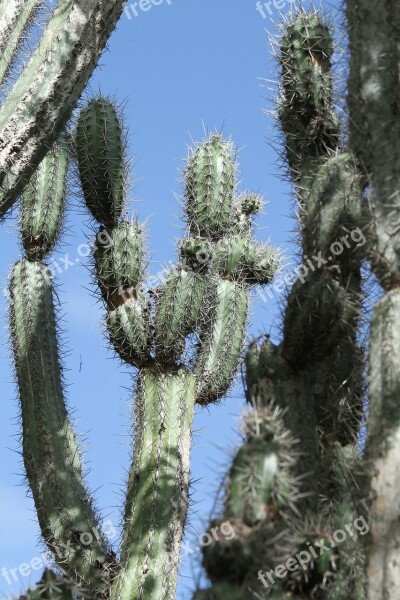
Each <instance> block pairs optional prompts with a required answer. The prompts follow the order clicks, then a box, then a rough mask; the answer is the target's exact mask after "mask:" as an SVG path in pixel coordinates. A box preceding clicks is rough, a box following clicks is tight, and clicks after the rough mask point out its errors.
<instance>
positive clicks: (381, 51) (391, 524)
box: [347, 0, 400, 600]
mask: <svg viewBox="0 0 400 600" xmlns="http://www.w3.org/2000/svg"><path fill="white" fill-rule="evenodd" d="M347 16H348V25H349V39H350V49H351V62H350V79H349V96H348V102H349V109H350V125H351V129H350V134H351V143H352V147H353V149H354V152H355V153H356V154H357V156H358V158H359V160H360V162H361V164H362V165H363V167H364V169H365V174H366V176H367V178H368V183H369V184H370V196H369V199H368V200H369V204H370V209H371V210H370V223H371V229H370V232H369V234H370V235H369V239H370V249H371V256H370V258H371V262H372V266H373V269H374V272H375V274H376V275H377V277H378V278H379V281H380V283H381V285H382V287H383V290H384V295H383V298H382V299H381V300H380V302H379V303H378V304H377V306H376V307H375V309H374V312H373V316H372V320H371V336H370V347H369V390H368V391H369V394H368V399H369V418H368V436H367V443H366V458H367V460H368V466H369V469H368V473H369V476H370V478H369V490H368V491H369V494H370V496H371V505H370V538H369V546H368V549H367V550H368V569H367V573H368V590H367V597H368V599H369V600H381V599H382V600H383V599H385V600H394V599H395V598H397V597H398V595H399V589H400V560H399V547H400V527H399V519H400V506H399V497H400V466H399V464H400V463H399V455H400V367H399V365H400V361H399V356H400V355H399V353H400V338H399V331H400V320H399V308H400V252H399V250H400V145H399V134H400V118H399V89H400V78H399V70H398V64H399V57H400V54H399V43H398V41H399V35H400V6H399V4H398V2H392V1H389V0H384V1H382V2H381V3H380V4H379V10H376V7H374V6H373V4H372V3H371V2H369V1H368V0H357V2H355V1H354V0H349V1H348V2H347Z"/></svg>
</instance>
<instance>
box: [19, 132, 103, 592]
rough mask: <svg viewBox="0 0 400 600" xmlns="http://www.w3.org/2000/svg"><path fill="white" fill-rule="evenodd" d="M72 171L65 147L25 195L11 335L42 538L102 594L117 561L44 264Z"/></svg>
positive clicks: (46, 162) (62, 563) (70, 570)
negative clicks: (98, 503) (99, 509)
mask: <svg viewBox="0 0 400 600" xmlns="http://www.w3.org/2000/svg"><path fill="white" fill-rule="evenodd" d="M67 167H68V150H67V147H66V145H65V143H64V142H63V141H60V142H57V143H56V144H55V145H54V147H53V148H52V149H51V150H50V152H49V153H48V155H46V157H45V158H44V159H43V161H42V162H41V163H40V164H39V167H38V170H37V172H36V173H35V175H34V177H33V178H32V180H31V182H30V183H29V185H28V186H27V188H26V189H25V191H24V194H23V198H22V215H21V237H22V242H23V247H24V249H25V251H26V256H25V257H24V258H23V259H22V260H20V261H18V262H17V263H16V265H15V266H14V268H13V270H12V273H11V279H10V298H11V315H10V316H11V334H12V344H13V354H14V362H15V370H16V375H17V382H18V388H19V396H20V404H21V415H22V430H23V459H24V466H25V471H26V475H27V478H28V481H29V485H30V489H31V491H32V495H33V499H34V503H35V508H36V511H37V515H38V520H39V524H40V527H41V531H42V535H43V538H44V540H45V541H46V544H47V545H48V547H49V549H50V551H51V552H52V555H53V556H54V557H55V560H56V562H57V564H58V566H59V567H60V569H62V571H63V572H64V573H65V574H66V575H68V576H69V577H70V578H71V579H73V580H75V581H76V582H78V583H81V584H82V585H86V584H87V583H88V582H89V581H90V582H91V584H92V586H93V589H94V590H95V589H96V588H97V592H99V591H100V589H101V588H105V587H106V585H107V579H106V574H107V573H108V575H109V574H110V573H111V565H112V562H113V558H112V556H111V554H110V552H109V549H108V546H107V543H106V541H105V539H103V536H102V534H101V530H100V524H99V519H98V517H97V515H96V512H95V510H94V507H93V503H92V500H91V497H90V495H89V493H88V492H87V490H86V488H85V484H84V481H83V467H82V463H81V458H80V451H79V445H78V442H77V439H76V437H75V434H74V431H73V427H72V424H71V422H70V419H69V416H68V412H67V408H66V403H65V394H64V390H63V387H64V386H63V377H62V370H61V361H60V353H59V349H58V327H57V317H56V311H55V306H54V289H53V282H52V274H51V271H50V269H49V267H48V266H47V265H46V264H45V263H44V262H43V259H45V258H46V256H47V255H48V254H49V253H50V251H51V250H52V249H53V247H54V245H55V244H56V242H57V237H58V233H59V230H60V224H61V221H62V217H63V212H64V208H65V198H66V178H67ZM93 531H96V532H98V535H97V536H94V535H93V534H92V532H93ZM85 535H91V537H92V541H91V543H90V544H87V545H86V544H85V543H82V539H83V537H84V536H85ZM71 542H72V543H71ZM97 592H96V594H97Z"/></svg>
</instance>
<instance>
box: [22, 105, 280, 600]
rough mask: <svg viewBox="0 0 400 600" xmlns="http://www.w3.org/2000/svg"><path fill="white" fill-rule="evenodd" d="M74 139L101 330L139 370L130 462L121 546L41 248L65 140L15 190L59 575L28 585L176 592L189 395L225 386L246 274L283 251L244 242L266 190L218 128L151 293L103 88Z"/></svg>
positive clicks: (60, 207)
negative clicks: (91, 234)
mask: <svg viewBox="0 0 400 600" xmlns="http://www.w3.org/2000/svg"><path fill="white" fill-rule="evenodd" d="M74 153H75V157H76V160H77V165H78V171H79V176H80V180H81V184H82V192H83V196H84V199H85V202H86V205H87V207H88V209H89V210H90V212H91V214H92V216H93V218H94V219H95V220H96V221H97V222H98V223H100V229H99V231H98V233H97V236H96V243H95V251H94V271H95V274H96V278H97V281H98V287H99V292H100V294H101V297H102V299H103V301H104V304H105V308H106V312H107V316H106V324H107V330H108V334H109V339H110V342H111V345H112V347H113V348H114V349H115V351H116V353H117V354H118V355H119V356H120V358H121V359H122V360H123V361H125V362H127V363H128V364H130V365H132V366H133V367H136V368H137V369H138V372H137V382H136V390H135V400H134V433H135V436H134V448H133V460H132V466H131V469H130V473H129V479H128V486H127V494H126V504H125V518H124V529H123V539H122V545H121V548H120V552H119V553H118V554H119V557H118V559H117V557H116V555H115V554H114V552H113V550H112V549H111V548H110V547H109V546H108V544H107V540H106V539H105V536H104V535H103V533H102V527H101V518H100V517H99V515H98V514H97V512H96V510H95V507H94V504H93V500H92V498H91V495H90V493H89V492H88V490H87V488H86V485H85V482H84V470H83V466H82V461H81V456H80V449H79V443H78V440H77V438H76V436H75V433H74V430H73V426H72V423H71V421H70V419H69V416H68V411H67V408H66V404H65V396H64V381H63V376H62V368H61V365H60V354H59V350H58V331H57V325H56V323H57V319H56V313H55V306H54V291H53V282H52V277H51V273H50V270H49V268H48V266H47V265H46V263H45V262H44V261H45V260H46V257H47V256H48V255H49V253H50V252H51V251H52V249H53V248H54V245H55V243H56V241H57V238H58V235H59V232H60V229H61V223H62V216H63V212H64V207H65V200H66V183H67V170H68V148H67V145H66V143H65V142H64V141H63V139H62V138H60V139H59V141H57V143H56V144H55V145H54V146H53V148H52V149H51V150H50V151H49V152H48V154H47V155H46V156H45V158H44V159H43V160H42V162H41V163H40V164H39V167H38V169H37V170H36V171H35V173H34V175H33V176H32V177H31V179H30V182H29V184H28V186H26V188H25V189H24V192H23V196H22V214H21V223H20V230H21V239H22V245H23V248H24V252H25V257H24V258H23V259H22V260H20V261H19V262H17V264H16V265H15V267H14V269H13V271H12V274H11V278H10V295H11V332H12V342H13V352H14V360H15V368H16V373H17V381H18V387H19V395H20V402H21V412H22V430H23V436H22V437H23V458H24V464H25V470H26V474H27V478H28V481H29V485H30V489H31V492H32V495H33V499H34V502H35V508H36V511H37V514H38V520H39V524H40V528H41V532H42V536H43V539H44V541H45V542H46V544H47V546H48V548H49V549H50V551H51V552H52V555H53V556H54V558H55V562H56V565H57V568H58V569H59V570H61V573H62V574H63V578H61V579H60V578H59V577H58V576H57V575H55V574H54V573H52V572H46V573H45V575H44V579H43V581H42V582H41V583H40V584H38V586H37V587H36V588H34V589H33V590H30V591H29V592H28V593H27V596H26V597H27V598H31V599H33V598H36V597H44V598H47V597H48V598H49V599H51V600H53V599H54V598H60V599H61V598H64V597H65V598H70V596H71V594H73V595H74V597H75V596H78V597H82V598H112V599H113V600H114V599H115V600H127V599H132V600H134V599H139V598H140V599H145V598H151V599H156V598H157V599H173V598H174V597H175V588H176V578H177V572H178V566H179V556H180V544H181V539H182V534H183V529H184V525H185V521H186V515H187V507H188V492H189V473H190V447H191V428H192V420H193V413H194V407H195V404H196V402H197V403H199V404H209V403H210V402H215V401H217V400H218V399H220V398H221V397H222V396H224V395H225V394H226V392H227V391H228V390H229V388H230V386H231V384H232V381H233V378H234V375H235V373H236V370H237V367H238V364H239V361H240V356H241V351H242V347H243V341H244V338H245V332H246V324H247V313H248V303H249V294H250V290H251V287H252V286H253V285H255V284H267V283H268V282H269V281H270V280H271V278H272V277H273V275H274V273H275V271H276V269H277V266H278V256H277V253H276V251H274V250H273V249H272V248H271V247H269V246H267V245H261V244H256V243H255V242H254V241H253V239H252V223H253V216H254V214H255V213H256V212H258V211H259V210H260V209H261V207H262V200H261V198H260V197H259V196H258V195H256V194H247V193H244V194H239V195H238V194H237V190H236V187H237V177H236V170H237V164H236V155H235V152H234V148H233V145H232V143H231V142H228V141H224V140H223V139H222V138H221V136H220V135H219V134H214V135H212V136H211V137H210V138H209V139H207V140H206V141H205V142H204V143H202V144H200V145H199V146H198V147H196V148H195V149H194V150H193V151H192V152H191V154H190V156H189V158H188V163H187V169H186V171H185V220H186V231H185V236H184V238H183V239H182V240H181V241H180V243H179V263H178V264H177V266H176V267H174V268H173V269H171V270H170V272H169V273H168V275H167V277H166V280H165V282H164V285H160V287H159V288H158V289H157V290H156V291H153V292H152V293H151V294H149V293H148V291H147V289H146V266H147V265H146V249H145V232H144V228H143V226H142V225H141V224H139V223H138V222H137V221H136V220H124V219H123V218H122V214H123V211H124V208H125V206H126V203H127V189H126V187H127V186H126V179H127V170H128V167H127V161H126V157H125V149H124V135H123V125H122V122H121V120H120V117H119V115H118V113H117V111H116V109H115V108H114V106H113V104H112V102H110V101H109V100H108V99H105V98H101V97H100V98H98V99H95V100H92V101H90V102H89V103H88V105H87V107H86V108H85V109H84V110H82V111H81V113H80V116H79V119H78V122H77V126H76V136H75V144H74ZM93 532H94V535H92V533H93ZM89 535H90V539H91V541H90V543H88V542H87V538H88V536H89ZM53 584H54V585H53ZM58 584H59V585H58Z"/></svg>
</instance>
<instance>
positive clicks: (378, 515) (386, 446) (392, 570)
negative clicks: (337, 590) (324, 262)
mask: <svg viewBox="0 0 400 600" xmlns="http://www.w3.org/2000/svg"><path fill="white" fill-rule="evenodd" d="M399 308H400V294H399V291H398V290H397V289H395V290H392V291H390V292H388V293H387V294H386V295H385V296H384V297H383V298H382V300H381V301H380V302H379V303H378V305H377V306H376V308H375V310H374V313H373V316H372V321H371V337H370V348H369V356H370V367H369V417H368V435H367V444H366V458H367V460H368V461H369V463H368V464H369V469H368V473H369V474H370V490H369V493H370V498H371V505H370V515H369V524H370V536H369V540H368V547H367V550H368V567H367V575H368V594H369V596H368V598H370V599H371V600H377V599H378V598H379V599H380V598H388V599H389V598H390V599H392V598H393V599H394V598H395V597H396V595H397V594H398V590H399V586H400V569H399V568H398V563H397V558H398V551H399V550H398V548H399V540H400V529H399V525H398V523H399V502H398V499H399V494H400V484H399V482H400V468H399V460H398V456H399V452H400V409H399V407H400V389H399V381H400V372H399V364H400V363H399V359H400V357H399V348H400V340H399V327H398V324H397V318H398V317H397V315H398V310H399Z"/></svg>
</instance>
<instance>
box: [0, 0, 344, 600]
mask: <svg viewBox="0 0 400 600" xmlns="http://www.w3.org/2000/svg"><path fill="white" fill-rule="evenodd" d="M335 2H336V0H335ZM158 3H159V5H158V6H156V5H155V4H154V5H153V4H151V5H150V9H149V10H147V11H143V10H140V8H137V9H136V11H135V10H134V9H132V8H128V14H129V17H130V18H128V14H124V15H123V16H122V18H121V21H120V23H119V25H118V28H117V30H116V32H115V33H114V35H113V36H112V38H111V40H110V44H109V52H107V53H106V54H105V55H104V56H103V58H102V60H101V69H98V70H97V71H96V73H95V76H94V77H93V79H92V82H91V89H92V91H97V90H98V89H99V88H100V89H101V90H102V92H103V93H104V94H111V95H115V96H116V98H117V99H118V101H120V102H126V108H125V112H126V117H127V119H126V124H127V127H128V130H129V138H128V139H129V155H130V156H132V157H133V169H132V175H133V179H134V182H135V185H134V188H133V191H132V194H131V203H130V211H131V212H134V213H135V214H136V215H138V217H139V218H140V219H141V220H146V221H147V231H148V234H149V241H150V247H151V249H152V265H151V269H152V272H153V273H157V272H158V271H159V270H160V269H161V268H162V265H163V264H165V263H167V262H168V261H172V260H174V258H175V247H174V239H175V237H176V236H178V235H179V228H180V226H181V224H180V222H179V219H178V217H179V212H180V209H179V203H178V200H177V199H176V197H175V195H174V194H180V193H181V191H182V185H181V182H180V175H179V169H180V168H181V167H182V166H183V162H182V158H184V157H185V156H186V153H187V145H189V144H191V139H194V140H196V141H199V140H201V139H202V138H203V137H204V131H205V130H206V131H213V130H214V129H221V128H223V131H224V132H225V134H226V135H227V136H232V139H233V140H234V142H235V144H236V145H237V146H238V147H239V148H240V152H239V162H240V174H241V182H242V183H241V185H240V187H241V189H251V190H255V191H259V192H260V193H262V194H263V195H264V197H265V199H266V200H267V201H268V204H267V206H266V209H265V211H264V213H263V214H262V215H261V216H260V218H259V219H258V222H257V223H258V229H257V237H258V238H259V239H260V240H268V239H270V240H271V242H272V243H273V244H275V245H276V246H279V247H281V248H282V249H283V252H284V255H285V257H286V258H287V259H288V260H289V259H290V258H291V257H292V256H294V254H295V249H294V247H293V245H292V244H291V243H290V241H291V240H293V229H294V225H295V224H294V221H293V219H291V218H290V215H291V214H292V205H293V202H292V200H291V198H290V195H289V194H290V187H289V186H288V184H287V183H285V182H284V181H282V179H281V177H280V175H279V169H278V168H277V166H276V163H277V160H278V155H277V154H276V152H275V151H274V150H273V148H272V147H271V145H270V144H269V142H268V139H269V138H270V137H271V136H273V132H272V128H273V126H274V123H273V120H272V119H271V118H269V117H267V116H266V115H265V114H263V112H262V111H263V109H264V108H266V107H267V106H268V105H267V97H268V98H269V99H271V98H272V97H273V93H272V92H270V91H268V89H267V88H266V87H265V86H266V83H265V82H263V80H265V79H272V78H274V77H275V74H274V70H273V68H274V63H273V61H271V59H270V55H269V53H268V51H269V45H268V36H267V32H270V33H274V32H275V24H274V22H277V23H278V22H279V20H280V17H279V11H278V8H276V7H281V8H282V12H283V13H285V12H287V11H288V10H289V9H290V3H289V2H286V3H285V2H283V1H282V0H274V2H270V3H269V4H268V6H264V11H263V12H264V14H265V15H266V16H267V17H268V16H269V11H271V13H272V15H271V17H272V19H270V18H266V19H264V18H263V17H262V14H261V12H259V11H257V10H256V2H255V0H217V1H215V0H158ZM130 4H131V2H128V7H130ZM262 4H264V3H262ZM334 5H335V3H334V2H325V3H323V6H326V7H327V8H330V7H332V6H333V7H334ZM135 12H136V13H137V16H135ZM87 95H90V92H88V94H87ZM88 225H89V219H88V217H87V215H86V213H85V212H84V210H83V208H82V206H81V205H80V203H79V201H78V199H77V198H76V197H75V196H74V195H73V194H72V195H71V202H70V206H69V209H68V216H67V232H66V234H65V235H64V236H63V240H62V243H61V244H60V245H59V247H58V248H57V251H56V252H55V253H54V255H53V259H55V260H58V262H59V263H60V264H63V259H62V257H63V256H65V255H66V253H68V257H69V259H70V261H72V262H74V263H75V264H74V265H73V266H69V267H68V269H65V268H63V269H62V272H61V273H59V274H58V275H57V283H58V290H57V293H58V296H59V299H60V301H61V304H62V306H61V307H60V317H62V328H63V331H64V333H63V336H62V341H63V344H64V347H65V349H66V350H67V351H68V353H67V356H66V358H65V366H66V369H67V380H68V382H69V384H70V386H69V388H68V398H69V404H70V407H71V410H72V411H73V412H74V415H75V417H76V424H77V430H78V432H80V433H82V434H84V449H85V453H86V462H87V464H88V466H89V467H90V469H91V470H90V473H89V475H88V482H89V485H90V487H91V489H92V490H96V493H95V497H96V499H97V504H98V506H99V507H101V508H102V511H103V515H104V516H105V517H106V518H107V519H111V521H112V522H113V524H114V525H115V526H116V527H117V526H118V525H119V523H120V513H119V509H120V507H121V506H122V504H123V482H124V481H125V476H126V470H127V469H128V468H129V462H130V454H129V447H130V442H131V439H130V428H129V426H130V405H131V403H132V387H133V383H132V374H133V372H132V371H129V369H128V368H127V367H122V366H121V365H119V363H118V361H117V360H114V359H113V354H112V352H111V351H109V350H108V349H107V345H106V343H105V340H104V337H103V335H102V332H101V319H102V316H103V315H102V309H101V306H100V305H99V304H98V303H96V300H95V298H93V295H92V294H91V292H92V291H94V287H93V286H92V284H91V279H90V273H89V271H88V269H87V268H85V267H86V266H87V265H88V264H89V260H88V259H87V258H84V257H81V256H80V255H79V251H78V249H79V247H80V245H81V244H85V243H86V242H87V238H88V236H89V235H90V233H91V230H90V228H89V226H88ZM0 228H1V236H0V254H1V256H2V263H1V264H2V267H1V273H0V284H1V290H4V289H6V287H7V275H8V273H9V271H10V269H11V267H12V265H13V263H14V262H15V260H16V259H18V257H19V256H20V255H21V251H20V248H19V244H18V229H17V211H15V212H14V215H13V216H12V217H11V218H8V219H7V221H6V222H5V223H2V224H1V225H0ZM78 258H79V262H75V261H76V260H77V259H78ZM267 298H268V296H267ZM277 299H278V300H279V295H278V296H277ZM278 304H279V302H276V301H275V300H272V299H270V298H268V300H267V301H266V302H263V301H262V300H261V299H258V300H257V298H256V297H255V302H254V305H253V310H252V318H251V328H250V335H253V336H254V335H259V334H260V333H261V332H265V331H268V332H269V331H271V330H272V332H273V333H274V334H275V335H279V318H280V317H279V315H280V310H279V307H278ZM0 381H1V390H2V392H1V399H2V419H1V420H0V444H1V447H0V454H1V461H0V463H1V466H0V537H1V540H2V543H1V545H0V594H1V595H3V596H7V597H10V595H11V594H13V593H14V594H15V593H18V592H21V591H22V590H24V589H25V588H26V587H27V585H28V584H29V583H30V582H31V583H34V582H35V581H36V580H37V579H38V577H39V576H40V572H39V571H34V572H33V573H32V574H31V575H28V576H26V577H21V576H20V575H19V574H18V581H17V582H16V583H14V585H12V586H10V585H8V583H7V581H6V579H5V578H4V577H3V576H2V574H1V570H2V568H3V567H7V568H8V569H9V570H10V569H12V568H15V567H18V566H20V565H21V564H22V563H26V562H28V563H29V562H30V561H31V560H32V559H33V558H34V557H37V556H39V555H40V552H41V551H42V550H43V548H41V546H39V545H38V544H37V542H38V526H37V523H36V520H35V514H34V511H33V503H32V501H31V500H30V499H29V498H27V497H26V491H27V488H26V485H25V484H23V483H22V482H23V469H22V464H21V460H20V456H19V454H18V452H19V433H20V427H19V423H18V404H17V396H16V389H15V384H14V381H13V371H12V368H11V360H10V350H9V344H8V334H7V300H6V297H5V296H4V294H3V293H2V294H1V297H0ZM242 406H243V390H242V386H241V385H240V383H239V384H238V385H237V386H236V387H235V389H234V390H233V392H232V394H231V395H230V397H229V398H228V399H226V400H225V401H224V402H223V403H222V404H220V405H218V406H212V407H209V408H208V409H207V410H204V409H203V410H198V412H197V415H196V420H195V436H194V448H193V454H192V479H193V481H194V482H195V483H193V487H192V505H191V509H190V517H189V524H188V527H187V533H186V535H187V540H188V541H189V543H190V545H191V547H192V548H195V547H196V546H197V540H198V536H199V535H200V534H201V533H202V532H203V531H204V529H205V527H206V524H207V523H208V521H209V513H210V511H211V510H212V507H213V504H214V500H215V497H216V493H217V489H218V486H219V485H220V482H221V479H222V476H223V475H224V474H225V472H226V469H227V467H228V465H229V460H230V456H231V454H232V448H233V446H234V444H235V443H236V442H237V439H238V438H237V436H236V434H235V429H236V427H237V420H238V416H239V415H240V412H241V409H242ZM200 562H201V555H200V553H198V552H197V553H196V552H194V553H193V554H192V555H190V557H188V558H187V559H186V560H185V562H184V564H183V566H182V570H181V578H180V583H179V589H178V598H179V600H189V599H190V598H191V595H192V590H193V588H194V586H195V581H196V580H197V578H198V577H199V565H200Z"/></svg>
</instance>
